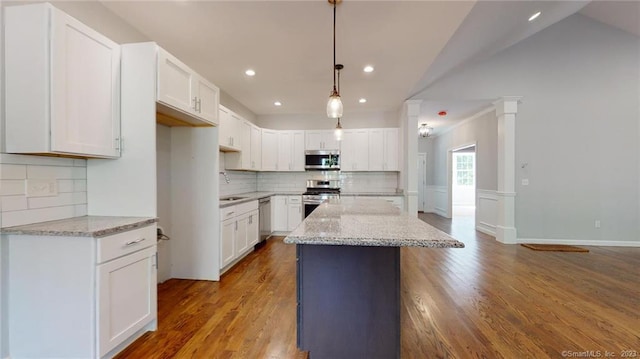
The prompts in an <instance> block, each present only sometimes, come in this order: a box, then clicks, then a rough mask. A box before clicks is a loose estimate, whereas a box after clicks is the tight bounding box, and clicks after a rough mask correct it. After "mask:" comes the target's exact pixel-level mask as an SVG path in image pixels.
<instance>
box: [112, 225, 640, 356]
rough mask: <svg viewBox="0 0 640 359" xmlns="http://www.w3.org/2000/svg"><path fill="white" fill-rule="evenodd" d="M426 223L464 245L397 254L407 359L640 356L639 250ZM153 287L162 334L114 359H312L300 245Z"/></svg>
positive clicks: (273, 242) (271, 248)
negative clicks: (300, 334)
mask: <svg viewBox="0 0 640 359" xmlns="http://www.w3.org/2000/svg"><path fill="white" fill-rule="evenodd" d="M420 217H421V219H423V220H425V221H426V222H428V223H430V224H432V225H433V226H435V227H437V228H440V229H441V230H443V231H445V232H448V233H452V236H453V237H455V238H457V239H459V240H461V241H463V242H464V243H465V244H466V248H464V249H430V248H403V249H402V251H401V255H402V308H401V318H402V358H403V359H409V358H416V359H418V358H420V359H423V358H461V359H462V358H508V359H510V358H563V357H569V356H570V355H573V357H578V354H575V353H573V354H572V353H569V352H584V351H600V355H601V357H605V351H609V352H613V353H614V354H615V357H617V358H620V357H622V355H623V354H624V353H625V352H624V351H625V350H627V351H634V350H635V351H636V352H638V354H637V355H638V356H640V273H639V270H638V268H640V248H615V247H589V249H590V252H589V253H566V252H537V251H533V250H530V249H527V248H524V247H521V246H517V245H503V244H500V243H498V242H496V241H495V239H494V238H493V237H490V236H487V235H484V234H482V233H479V232H476V231H475V230H473V228H472V225H470V224H469V223H468V222H465V221H464V220H461V221H457V220H454V221H451V220H447V219H444V218H442V217H439V216H437V215H432V214H421V215H420ZM158 290H159V293H158V297H159V303H158V315H159V328H158V331H156V332H153V333H147V334H145V335H144V336H143V337H141V338H140V339H138V340H137V341H136V342H134V343H133V344H132V345H131V346H129V347H128V348H127V349H126V350H125V351H123V352H122V353H121V354H120V355H119V356H118V358H251V359H253V358H270V359H276V358H283V359H284V358H305V357H306V354H305V353H301V352H299V351H298V350H297V349H296V339H295V333H296V329H295V323H296V303H295V247H294V246H292V245H286V244H284V243H283V242H282V238H275V239H270V240H269V241H268V243H267V245H266V246H264V247H263V248H260V249H259V250H257V251H255V252H254V253H252V254H250V255H249V256H248V257H247V258H246V259H245V260H244V261H242V262H241V263H239V264H238V265H237V266H236V267H234V268H232V269H231V270H230V271H229V272H228V273H227V274H225V275H224V276H223V278H222V280H221V281H220V282H206V281H188V280H169V281H167V282H165V283H163V284H161V285H160V286H159V289H158ZM626 353H627V354H629V353H632V352H626ZM594 354H595V353H594ZM581 357H586V355H582V356H581ZM591 357H594V356H593V355H592V356H591ZM627 357H630V355H627ZM354 359H359V358H354ZM362 359H365V358H362Z"/></svg>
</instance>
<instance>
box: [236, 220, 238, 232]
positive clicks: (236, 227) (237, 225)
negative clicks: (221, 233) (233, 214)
mask: <svg viewBox="0 0 640 359" xmlns="http://www.w3.org/2000/svg"><path fill="white" fill-rule="evenodd" d="M235 223H236V231H237V230H238V222H235Z"/></svg>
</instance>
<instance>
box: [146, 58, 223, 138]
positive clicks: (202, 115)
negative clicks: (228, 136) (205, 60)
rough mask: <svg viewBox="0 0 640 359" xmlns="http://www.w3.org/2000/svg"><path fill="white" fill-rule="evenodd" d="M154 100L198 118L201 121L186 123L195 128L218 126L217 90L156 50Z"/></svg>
mask: <svg viewBox="0 0 640 359" xmlns="http://www.w3.org/2000/svg"><path fill="white" fill-rule="evenodd" d="M157 100H158V102H160V103H161V104H164V105H168V106H170V107H171V108H173V109H175V110H178V111H180V112H182V113H185V114H187V115H189V116H191V117H195V118H197V119H198V120H200V121H189V122H192V123H194V124H196V125H202V124H204V125H216V124H218V122H219V119H218V103H219V101H220V90H219V89H218V87H216V86H215V85H214V84H212V83H210V82H209V81H207V80H206V79H205V78H203V77H202V76H200V75H198V74H197V73H196V72H195V71H193V70H192V69H191V68H189V66H187V65H186V64H184V63H183V62H182V61H180V60H178V59H177V58H176V57H175V56H173V55H171V54H170V53H169V52H167V51H166V50H164V49H162V48H158V94H157ZM173 115H175V113H174V114H173ZM178 117H181V116H178ZM183 119H184V118H183Z"/></svg>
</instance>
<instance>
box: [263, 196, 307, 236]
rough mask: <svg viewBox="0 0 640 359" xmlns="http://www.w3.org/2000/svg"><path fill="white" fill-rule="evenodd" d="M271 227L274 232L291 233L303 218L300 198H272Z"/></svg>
mask: <svg viewBox="0 0 640 359" xmlns="http://www.w3.org/2000/svg"><path fill="white" fill-rule="evenodd" d="M271 215H272V218H271V226H272V228H273V231H274V232H291V231H292V230H294V229H295V228H296V227H297V226H298V225H299V224H300V222H302V219H303V217H304V210H303V207H302V196H273V197H272V198H271Z"/></svg>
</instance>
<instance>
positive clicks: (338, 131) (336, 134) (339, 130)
mask: <svg viewBox="0 0 640 359" xmlns="http://www.w3.org/2000/svg"><path fill="white" fill-rule="evenodd" d="M333 136H334V137H335V138H336V141H342V125H341V124H340V117H338V124H337V125H336V129H335V130H334V131H333Z"/></svg>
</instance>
